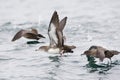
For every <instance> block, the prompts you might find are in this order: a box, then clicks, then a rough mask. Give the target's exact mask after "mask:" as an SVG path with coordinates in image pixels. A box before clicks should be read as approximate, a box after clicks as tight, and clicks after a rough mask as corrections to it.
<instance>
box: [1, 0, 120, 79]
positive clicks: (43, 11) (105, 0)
mask: <svg viewBox="0 0 120 80" xmlns="http://www.w3.org/2000/svg"><path fill="white" fill-rule="evenodd" d="M55 10H56V11H57V12H58V14H59V18H60V19H62V18H63V17H65V16H67V17H68V20H67V24H66V27H65V29H64V35H65V36H66V38H67V39H66V42H65V44H68V45H75V46H76V47H77V48H76V49H74V53H67V54H64V55H63V56H60V55H59V54H49V53H46V52H43V51H36V49H38V48H39V47H40V46H42V45H48V44H49V38H48V34H47V29H48V25H49V21H50V18H51V15H52V14H53V12H54V11H55ZM31 27H33V28H36V29H38V30H39V33H41V34H43V35H44V36H46V38H45V39H40V40H39V42H41V43H39V44H26V42H27V41H29V40H28V39H25V38H21V39H19V40H17V41H15V42H11V39H12V38H13V36H14V35H15V33H16V32H17V31H19V30H20V29H28V28H31ZM119 32H120V1H119V0H64V1H61V0H0V80H87V79H88V80H119V79H120V76H119V75H120V55H116V56H115V57H113V59H112V64H111V65H108V64H105V67H100V66H97V67H96V65H93V64H92V65H91V63H89V62H88V61H87V58H86V56H81V54H82V53H83V52H84V51H85V50H87V49H88V48H89V47H90V46H91V45H99V46H103V47H106V48H108V49H114V50H118V51H120V34H119Z"/></svg>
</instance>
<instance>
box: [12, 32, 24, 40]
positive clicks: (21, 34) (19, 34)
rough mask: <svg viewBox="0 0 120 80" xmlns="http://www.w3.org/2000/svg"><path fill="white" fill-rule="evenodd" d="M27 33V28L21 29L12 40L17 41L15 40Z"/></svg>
mask: <svg viewBox="0 0 120 80" xmlns="http://www.w3.org/2000/svg"><path fill="white" fill-rule="evenodd" d="M25 33H26V31H25V30H20V31H19V32H17V33H16V34H15V36H14V37H13V39H12V41H15V40H17V39H19V38H21V37H22V36H23V35H24V34H25Z"/></svg>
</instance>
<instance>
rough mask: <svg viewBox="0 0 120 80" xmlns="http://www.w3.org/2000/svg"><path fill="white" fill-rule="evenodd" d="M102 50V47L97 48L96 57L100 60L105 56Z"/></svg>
mask: <svg viewBox="0 0 120 80" xmlns="http://www.w3.org/2000/svg"><path fill="white" fill-rule="evenodd" d="M104 52H105V51H104V50H103V49H102V48H99V49H97V54H96V57H98V58H99V59H100V60H101V61H103V60H104V58H105V54H104Z"/></svg>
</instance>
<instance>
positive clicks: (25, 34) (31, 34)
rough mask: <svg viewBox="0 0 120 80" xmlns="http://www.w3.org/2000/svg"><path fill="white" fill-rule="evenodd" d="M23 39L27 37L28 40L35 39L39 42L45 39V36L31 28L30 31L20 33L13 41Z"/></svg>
mask: <svg viewBox="0 0 120 80" xmlns="http://www.w3.org/2000/svg"><path fill="white" fill-rule="evenodd" d="M21 37H25V38H28V39H35V40H39V39H40V38H45V37H44V36H43V35H41V34H39V33H38V31H37V30H36V29H34V28H31V29H30V30H24V29H22V30H20V31H18V32H17V33H16V34H15V36H14V37H13V39H12V41H16V40H18V39H20V38H21Z"/></svg>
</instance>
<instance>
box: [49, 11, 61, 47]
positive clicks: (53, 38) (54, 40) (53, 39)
mask: <svg viewBox="0 0 120 80" xmlns="http://www.w3.org/2000/svg"><path fill="white" fill-rule="evenodd" d="M58 26H59V18H58V14H57V12H56V11H55V12H54V13H53V15H52V18H51V20H50V24H49V28H48V35H49V38H50V46H54V45H57V44H58V37H57V34H56V30H57V28H58Z"/></svg>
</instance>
